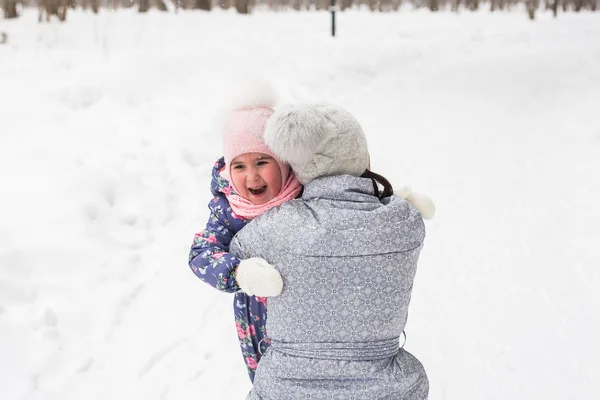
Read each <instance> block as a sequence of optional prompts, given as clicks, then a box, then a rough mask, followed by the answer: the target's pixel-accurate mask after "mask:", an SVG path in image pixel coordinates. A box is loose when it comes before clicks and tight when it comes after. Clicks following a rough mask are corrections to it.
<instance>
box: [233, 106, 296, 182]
mask: <svg viewBox="0 0 600 400" xmlns="http://www.w3.org/2000/svg"><path fill="white" fill-rule="evenodd" d="M273 112H274V111H273V109H272V108H271V107H270V106H266V105H258V106H246V107H242V108H237V109H235V110H233V111H232V112H231V113H230V114H229V115H228V116H227V118H226V120H225V124H224V126H223V132H222V133H223V156H224V158H225V164H226V168H227V174H228V175H229V173H230V170H229V169H230V167H231V161H233V159H235V158H236V157H237V156H239V155H242V154H246V153H263V154H268V155H269V156H271V157H273V158H274V159H275V161H277V164H278V165H279V170H280V171H281V179H282V182H281V187H282V188H283V187H284V186H285V183H286V182H287V179H288V176H289V172H290V167H289V165H288V164H285V163H284V162H282V161H281V160H280V159H279V158H277V157H276V156H275V154H273V152H272V151H271V150H270V149H269V148H268V147H267V145H266V144H265V141H264V134H265V128H266V126H267V120H268V119H269V117H270V116H271V115H272V114H273ZM230 183H231V185H232V186H233V185H234V183H233V181H231V180H230ZM234 189H236V188H235V186H234ZM236 191H237V189H236Z"/></svg>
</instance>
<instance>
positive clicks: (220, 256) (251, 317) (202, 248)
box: [189, 158, 269, 381]
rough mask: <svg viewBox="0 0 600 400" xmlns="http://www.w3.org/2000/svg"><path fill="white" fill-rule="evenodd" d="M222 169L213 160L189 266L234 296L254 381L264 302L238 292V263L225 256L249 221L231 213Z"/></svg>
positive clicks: (263, 340) (263, 344) (263, 338)
mask: <svg viewBox="0 0 600 400" xmlns="http://www.w3.org/2000/svg"><path fill="white" fill-rule="evenodd" d="M224 167H225V161H224V159H223V158H220V159H219V160H217V162H216V163H215V166H214V167H213V171H212V182H211V192H212V194H213V196H214V198H213V199H212V200H211V201H210V203H209V204H208V208H209V210H210V217H209V219H208V222H207V223H206V228H205V229H203V230H201V231H200V232H198V233H196V235H194V243H193V244H192V248H191V250H190V254H189V266H190V268H191V269H192V271H193V272H194V274H196V276H197V277H198V278H200V279H201V280H203V281H204V282H206V283H208V284H209V285H211V286H212V287H214V288H215V289H218V290H221V291H223V292H230V293H235V296H234V299H233V310H234V317H235V326H236V328H237V334H238V339H239V341H240V347H241V350H242V356H243V359H244V362H245V363H246V366H247V368H248V374H249V375H250V380H251V381H254V373H255V371H256V367H257V365H258V362H259V361H260V358H261V354H262V353H264V352H265V351H266V349H267V348H268V347H269V340H268V338H267V332H266V329H265V324H266V321H267V299H266V298H263V297H255V296H248V295H247V294H245V293H243V292H240V291H239V289H240V288H239V286H238V284H237V282H236V280H235V274H234V273H235V269H236V268H237V266H238V265H239V262H240V260H239V259H238V258H236V257H234V256H233V255H231V254H229V243H230V242H231V239H232V238H233V237H234V236H235V234H236V233H237V232H239V231H240V230H241V229H242V228H243V227H244V226H245V225H246V224H247V223H248V222H249V220H246V219H244V218H242V217H241V216H238V215H236V214H235V213H234V212H233V211H232V210H231V206H230V205H229V201H228V200H227V198H226V197H225V194H228V193H230V192H231V191H232V188H231V186H230V184H229V181H227V179H225V178H223V177H222V176H221V175H220V171H221V170H222V169H223V168H224Z"/></svg>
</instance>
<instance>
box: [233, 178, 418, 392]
mask: <svg viewBox="0 0 600 400" xmlns="http://www.w3.org/2000/svg"><path fill="white" fill-rule="evenodd" d="M424 237H425V227H424V224H423V220H422V218H421V216H420V215H419V212H418V211H417V210H416V209H415V208H414V207H413V206H412V204H410V203H409V202H408V201H406V200H403V199H400V198H398V197H394V196H392V197H389V198H385V199H383V200H379V199H378V198H377V197H376V196H374V194H373V184H372V181H371V180H370V179H365V178H357V177H354V176H350V175H341V176H332V177H324V178H319V179H316V180H314V181H312V182H310V183H309V184H307V185H306V186H305V188H304V193H303V195H302V198H300V199H296V200H293V201H291V202H289V203H286V204H284V205H282V206H281V207H279V208H275V209H273V210H270V211H269V212H267V213H266V214H264V215H262V216H260V217H258V218H256V219H255V220H254V221H252V222H251V223H249V224H248V225H246V227H244V229H242V230H241V231H240V232H239V233H238V234H237V235H236V236H235V238H234V240H233V241H232V242H231V248H230V250H231V253H233V254H234V255H235V256H237V257H239V258H242V259H245V258H250V257H262V258H264V259H265V260H266V261H268V262H269V263H271V264H272V265H274V266H275V268H277V270H279V272H280V273H281V276H282V278H283V282H284V289H283V292H282V293H281V295H279V296H278V297H273V298H269V303H268V311H269V312H268V317H267V330H268V335H269V337H270V338H271V341H272V346H271V348H270V349H269V350H268V351H267V353H266V354H265V355H264V356H263V357H262V360H261V361H260V363H259V366H258V370H257V372H256V377H255V380H254V388H253V390H252V392H251V393H250V394H249V395H248V397H247V399H250V400H255V399H262V400H295V399H311V400H318V399H336V400H337V399H339V400H351V399H356V400H358V399H360V400H375V399H386V400H422V399H427V395H428V391H429V382H428V379H427V375H426V373H425V370H424V368H423V366H422V364H421V363H420V362H419V361H418V360H417V359H416V358H415V357H414V356H413V355H411V354H410V353H408V352H407V351H405V350H404V349H401V348H400V347H399V342H400V340H399V338H400V336H401V334H402V331H403V329H404V327H405V325H406V318H407V313H408V304H409V302H410V295H411V290H412V286H413V280H414V277H415V272H416V269H417V260H418V257H419V252H420V251H421V248H422V245H423V239H424Z"/></svg>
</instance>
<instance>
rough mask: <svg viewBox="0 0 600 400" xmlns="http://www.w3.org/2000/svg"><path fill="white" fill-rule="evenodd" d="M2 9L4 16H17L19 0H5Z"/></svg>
mask: <svg viewBox="0 0 600 400" xmlns="http://www.w3.org/2000/svg"><path fill="white" fill-rule="evenodd" d="M2 9H3V10H4V18H7V19H8V18H17V17H18V16H19V14H18V13H17V0H3V1H2Z"/></svg>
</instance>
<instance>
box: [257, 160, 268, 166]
mask: <svg viewBox="0 0 600 400" xmlns="http://www.w3.org/2000/svg"><path fill="white" fill-rule="evenodd" d="M268 163H269V162H268V161H259V162H257V163H256V165H258V166H261V165H266V164H268Z"/></svg>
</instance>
